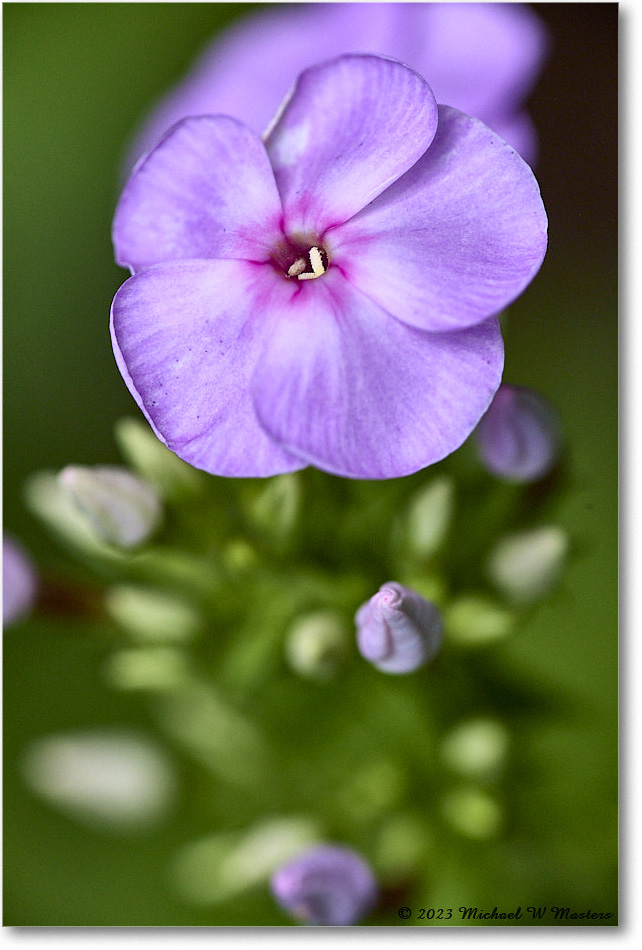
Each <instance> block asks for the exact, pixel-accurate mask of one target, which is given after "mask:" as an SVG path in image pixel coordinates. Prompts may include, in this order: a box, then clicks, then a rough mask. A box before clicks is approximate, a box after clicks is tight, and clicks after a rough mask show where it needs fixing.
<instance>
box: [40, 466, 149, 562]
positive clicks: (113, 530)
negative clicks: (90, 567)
mask: <svg viewBox="0 0 642 950" xmlns="http://www.w3.org/2000/svg"><path fill="white" fill-rule="evenodd" d="M58 478H59V481H60V484H61V485H62V487H63V488H64V489H65V490H66V491H67V492H68V493H69V495H70V496H71V498H72V499H73V501H74V503H75V504H76V506H77V507H78V508H79V510H80V511H81V512H82V513H83V514H84V515H85V516H86V517H87V518H88V520H89V521H90V523H91V525H92V526H93V528H94V530H95V532H96V534H97V535H98V537H99V538H100V539H101V540H102V541H105V542H106V543H107V544H113V545H115V546H116V547H120V548H133V547H136V546H138V545H139V544H142V543H143V541H146V540H147V538H149V537H150V535H151V534H152V533H153V531H154V530H155V529H156V528H157V526H158V524H159V522H160V518H161V506H160V501H159V498H158V495H157V494H156V491H155V489H154V488H152V486H151V485H149V484H148V483H147V482H144V481H142V480H141V479H140V478H137V477H136V475H133V474H132V473H131V472H129V471H128V470H127V469H126V468H118V467H116V466H100V465H97V466H84V465H68V466H67V468H65V469H63V470H62V472H61V473H60V475H59V476H58Z"/></svg>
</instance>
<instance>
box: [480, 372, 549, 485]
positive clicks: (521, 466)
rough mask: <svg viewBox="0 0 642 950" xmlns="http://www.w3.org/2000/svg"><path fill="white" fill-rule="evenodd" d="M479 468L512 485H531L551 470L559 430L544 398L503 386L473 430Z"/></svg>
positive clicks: (526, 390) (524, 389)
mask: <svg viewBox="0 0 642 950" xmlns="http://www.w3.org/2000/svg"><path fill="white" fill-rule="evenodd" d="M475 440H476V443H477V450H478V453H479V457H480V459H481V462H482V464H483V465H484V466H485V467H486V468H487V469H488V471H489V472H491V474H493V475H496V476H498V477H499V478H503V479H506V480H507V481H511V482H533V481H537V479H540V478H543V477H544V476H545V475H547V474H548V472H549V471H550V470H551V468H552V467H553V465H554V463H555V461H556V460H557V456H558V452H559V426H558V422H557V418H556V416H555V413H554V411H553V408H552V406H551V405H550V403H548V401H547V400H546V399H544V397H543V396H541V395H539V393H536V392H534V391H533V390H531V389H526V388H524V387H522V386H508V385H502V386H500V387H499V389H498V390H497V393H496V394H495V398H494V399H493V401H492V403H491V405H490V408H489V409H488V411H487V412H486V415H485V416H484V417H483V418H482V420H481V422H480V423H479V425H478V426H477V429H476V430H475Z"/></svg>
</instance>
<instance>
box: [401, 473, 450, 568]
mask: <svg viewBox="0 0 642 950" xmlns="http://www.w3.org/2000/svg"><path fill="white" fill-rule="evenodd" d="M453 507H454V491H453V483H452V481H451V480H450V479H449V478H445V477H441V478H435V479H434V480H433V481H432V482H431V483H430V484H429V485H428V486H427V487H426V488H424V489H422V490H421V491H420V492H418V494H417V495H416V496H415V497H414V498H413V500H412V502H411V504H410V508H409V510H408V516H407V529H406V535H407V548H408V550H409V551H410V552H411V553H412V554H413V555H415V556H416V557H420V558H427V557H431V556H432V555H433V554H434V553H435V552H436V551H438V550H439V548H440V546H441V544H442V542H443V541H444V539H445V537H446V533H447V531H448V526H449V524H450V521H451V518H452V513H453Z"/></svg>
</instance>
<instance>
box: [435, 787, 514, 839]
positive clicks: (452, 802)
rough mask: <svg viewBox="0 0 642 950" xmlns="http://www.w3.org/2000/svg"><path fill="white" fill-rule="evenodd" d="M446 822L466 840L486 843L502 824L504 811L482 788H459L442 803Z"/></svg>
mask: <svg viewBox="0 0 642 950" xmlns="http://www.w3.org/2000/svg"><path fill="white" fill-rule="evenodd" d="M441 811H442V814H443V816H444V818H445V819H446V821H447V822H448V823H449V824H450V825H451V826H452V827H453V828H454V829H455V830H456V831H458V832H459V834H460V835H463V836H464V837H466V838H474V839H476V840H477V841H484V840H486V839H487V838H493V837H495V835H496V834H497V833H498V832H499V829H500V827H501V824H502V809H501V807H500V806H499V804H498V803H497V802H496V801H495V799H494V798H492V797H491V796H490V795H489V794H488V793H487V792H485V791H483V790H482V789H480V788H459V789H456V790H455V791H452V792H450V793H449V794H448V795H446V796H445V797H444V798H443V800H442V802H441Z"/></svg>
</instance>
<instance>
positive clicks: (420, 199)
mask: <svg viewBox="0 0 642 950" xmlns="http://www.w3.org/2000/svg"><path fill="white" fill-rule="evenodd" d="M546 227H547V219H546V212H545V210H544V205H543V203H542V199H541V196H540V192H539V187H538V185H537V182H536V180H535V177H534V175H533V172H532V171H531V169H530V168H529V167H528V165H527V164H526V163H525V162H524V161H523V160H522V159H521V158H520V157H519V155H518V154H517V153H516V152H515V151H514V150H513V149H512V148H511V147H510V146H509V145H507V144H506V142H504V141H503V140H502V139H500V138H499V136H498V135H496V134H495V133H494V132H492V131H491V130H490V129H489V128H487V127H486V126H485V125H483V123H481V122H479V121H478V120H477V119H473V118H471V117H470V116H466V115H464V114H463V113H461V112H457V111H456V110H455V109H450V108H449V107H447V106H439V128H438V131H437V135H436V136H435V139H434V141H433V143H432V145H431V146H430V148H429V149H428V150H427V152H426V153H425V154H424V155H423V157H422V158H421V159H420V160H419V161H418V162H417V163H416V165H414V167H413V168H411V169H410V171H408V172H406V174H405V175H404V176H403V178H401V179H399V180H398V181H396V182H395V183H394V184H393V185H391V186H390V187H389V188H388V189H387V190H386V191H385V192H384V193H383V194H382V195H380V196H379V198H377V200H376V201H373V202H372V204H371V205H369V206H368V207H367V208H364V210H363V211H362V212H360V213H359V214H358V215H356V216H355V217H354V218H353V219H352V220H351V221H348V222H347V223H346V224H344V225H341V226H340V227H338V228H336V229H333V230H332V231H330V232H328V233H327V234H326V235H325V236H324V246H325V248H326V250H327V252H328V254H329V255H330V257H331V258H332V260H333V262H334V263H335V264H336V265H337V266H338V267H340V268H341V270H342V271H343V272H344V274H345V275H346V277H347V278H348V280H350V282H351V283H353V284H354V285H355V286H356V287H358V288H359V289H360V290H361V291H363V293H366V294H367V295H368V296H369V297H371V298H372V300H374V301H376V302H377V303H378V304H379V305H380V306H382V307H384V308H385V309H386V310H387V311H388V312H389V313H391V314H393V315H394V316H395V317H397V318H398V319H399V320H403V321H404V322H405V323H408V324H410V325H412V326H417V327H421V328H425V329H428V330H451V329H458V328H463V327H468V326H472V325H474V324H476V323H479V322H481V321H483V320H486V319H487V318H488V317H489V316H492V315H494V314H497V313H499V311H500V310H502V309H503V308H504V307H506V306H507V305H508V304H509V303H511V302H512V301H513V300H514V299H515V298H516V297H517V296H519V294H520V293H521V292H522V291H523V290H524V288H525V287H526V286H527V285H528V284H529V283H530V281H531V280H532V279H533V277H534V276H535V274H536V273H537V271H538V270H539V268H540V266H541V263H542V261H543V259H544V255H545V253H546V241H547V235H546Z"/></svg>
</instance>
